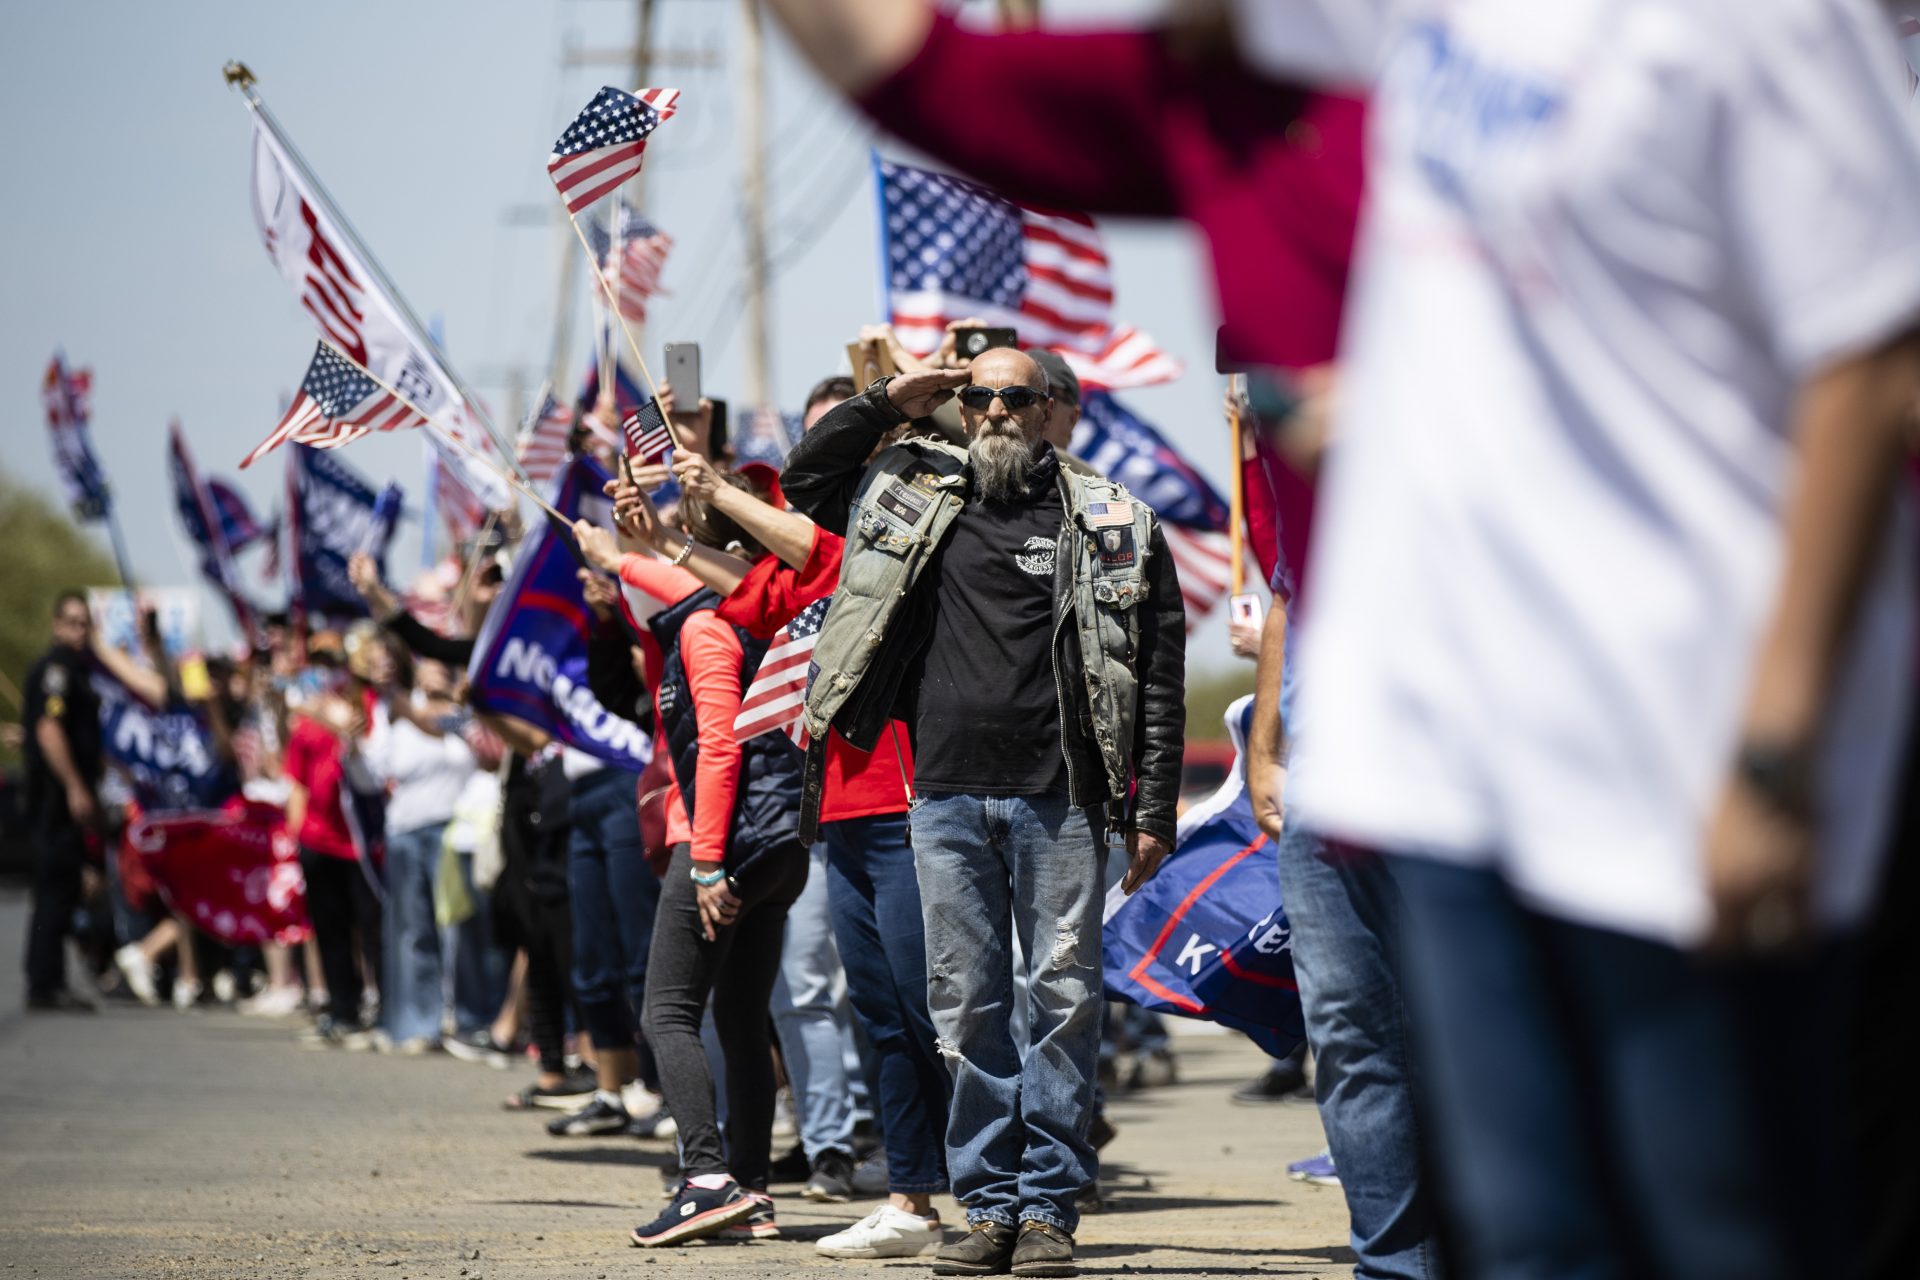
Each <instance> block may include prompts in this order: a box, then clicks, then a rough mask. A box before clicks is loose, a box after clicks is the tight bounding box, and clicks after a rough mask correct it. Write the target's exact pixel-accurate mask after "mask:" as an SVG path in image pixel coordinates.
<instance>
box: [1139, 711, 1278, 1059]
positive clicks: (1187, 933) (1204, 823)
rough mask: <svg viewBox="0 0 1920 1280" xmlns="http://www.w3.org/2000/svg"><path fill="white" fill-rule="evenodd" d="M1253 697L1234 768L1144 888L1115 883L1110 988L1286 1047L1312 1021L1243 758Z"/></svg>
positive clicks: (1266, 1045)
mask: <svg viewBox="0 0 1920 1280" xmlns="http://www.w3.org/2000/svg"><path fill="white" fill-rule="evenodd" d="M1252 705H1253V699H1252V698H1251V697H1247V698H1242V699H1241V700H1240V701H1238V702H1236V703H1234V704H1233V706H1232V708H1230V709H1229V710H1228V712H1227V729H1228V732H1229V733H1230V734H1232V736H1233V743H1234V754H1235V759H1234V766H1233V771H1232V772H1231V773H1230V774H1229V775H1228V777H1227V780H1226V782H1225V783H1224V784H1222V786H1221V788H1220V790H1218V791H1216V792H1215V793H1214V794H1213V795H1211V796H1209V797H1208V798H1207V799H1205V800H1203V801H1201V802H1200V803H1199V804H1196V805H1194V806H1193V807H1192V808H1190V809H1188V810H1187V812H1186V813H1185V814H1183V815H1182V816H1181V818H1180V829H1179V839H1178V842H1177V843H1176V844H1175V846H1174V851H1173V852H1172V853H1171V854H1170V855H1168V857H1167V860H1166V861H1165V862H1164V863H1162V864H1161V866H1160V870H1159V871H1158V872H1157V873H1156V874H1155V875H1154V876H1153V878H1152V879H1150V880H1148V881H1147V882H1146V884H1144V885H1142V886H1141V887H1140V889H1139V890H1138V891H1137V892H1136V893H1134V894H1133V896H1132V897H1127V896H1126V895H1124V894H1122V893H1121V892H1120V888H1119V886H1118V885H1117V884H1116V885H1115V886H1114V888H1113V889H1112V890H1111V891H1109V892H1108V894H1107V905H1106V924H1105V928H1104V930H1103V933H1102V941H1101V955H1102V961H1103V966H1104V968H1105V970H1106V987H1107V995H1108V996H1109V997H1111V998H1113V999H1115V1000H1125V1001H1128V1002H1130V1003H1132V1004H1137V1005H1139V1006H1140V1007H1141V1008H1143V1009H1154V1010H1158V1011H1159V1012H1162V1013H1175V1014H1180V1015H1181V1016H1183V1017H1189V1018H1200V1019H1203V1020H1205V1021H1207V1022H1217V1023H1220V1024H1221V1025H1222V1026H1227V1027H1233V1028H1235V1029H1237V1030H1240V1031H1244V1032H1246V1033H1247V1035H1248V1036H1250V1037H1251V1038H1252V1039H1253V1041H1254V1043H1256V1044H1258V1045H1259V1046H1260V1047H1261V1048H1262V1049H1265V1050H1266V1051H1267V1052H1268V1053H1270V1054H1272V1055H1273V1056H1274V1057H1276V1058H1278V1057H1283V1056H1285V1055H1286V1054H1288V1053H1290V1052H1292V1051H1293V1048H1294V1047H1295V1046H1296V1045H1298V1044H1299V1043H1300V1042H1301V1041H1302V1040H1303V1039H1305V1038H1306V1025H1305V1022H1304V1019H1303V1015H1302V1013H1301V1010H1300V988H1299V986H1298V985H1297V984H1296V983H1295V981H1294V977H1293V931H1292V928H1291V926H1289V925H1288V923H1287V915H1286V911H1285V909H1284V907H1283V906H1282V904H1281V901H1280V864H1279V860H1278V859H1277V858H1276V856H1275V850H1274V847H1273V842H1272V841H1270V840H1269V839H1268V838H1267V836H1266V834H1265V833H1264V832H1262V831H1261V830H1260V825H1259V823H1257V822H1255V821H1254V818H1253V805H1252V803H1251V801H1250V800H1249V798H1248V795H1247V789H1246V784H1245V781H1244V771H1243V769H1242V767H1241V757H1242V756H1244V754H1245V752H1246V718H1247V715H1248V713H1249V711H1250V709H1251V707H1252Z"/></svg>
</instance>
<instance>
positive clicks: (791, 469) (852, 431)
mask: <svg viewBox="0 0 1920 1280" xmlns="http://www.w3.org/2000/svg"><path fill="white" fill-rule="evenodd" d="M899 424H900V415H899V413H898V412H897V411H896V410H895V409H894V407H893V404H892V402H891V401H889V400H887V398H886V391H885V388H884V387H882V388H880V389H878V390H877V392H876V389H875V388H871V387H870V388H868V389H867V390H866V391H863V392H861V393H860V394H859V395H857V396H854V397H852V398H851V399H848V400H843V401H841V402H840V403H839V404H837V405H835V406H834V407H833V408H831V409H829V410H827V412H826V415H825V416H824V417H822V418H821V419H820V421H818V422H816V423H814V424H813V429H812V430H810V431H808V432H807V433H806V434H805V435H803V436H801V437H800V442H799V443H798V444H796V445H794V446H793V451H792V452H791V453H789V454H788V455H787V467H786V470H784V471H782V472H781V473H780V491H781V492H782V493H784V494H786V497H787V501H788V502H790V503H792V504H793V506H794V507H795V508H796V509H798V510H799V511H801V512H804V513H805V514H806V515H807V516H809V517H811V518H812V520H813V522H814V523H815V524H817V525H819V526H820V527H821V528H822V529H825V530H827V531H828V532H830V533H837V534H842V535H844V534H845V533H846V531H847V515H848V512H849V510H850V509H851V507H852V506H853V495H854V494H855V493H856V492H857V491H858V490H859V487H860V479H861V477H862V476H864V475H865V474H866V472H867V462H868V460H869V459H870V458H872V456H873V448H874V446H875V445H877V444H879V443H880V437H881V436H883V435H885V434H886V433H887V432H889V431H891V430H892V429H893V428H894V427H896V426H898V425H899Z"/></svg>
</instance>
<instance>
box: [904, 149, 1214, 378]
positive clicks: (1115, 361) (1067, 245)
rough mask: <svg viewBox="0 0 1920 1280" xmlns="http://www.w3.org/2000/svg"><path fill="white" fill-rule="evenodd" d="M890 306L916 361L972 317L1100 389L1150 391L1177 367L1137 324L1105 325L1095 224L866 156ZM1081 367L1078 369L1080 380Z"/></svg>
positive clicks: (1108, 310)
mask: <svg viewBox="0 0 1920 1280" xmlns="http://www.w3.org/2000/svg"><path fill="white" fill-rule="evenodd" d="M874 168H875V181H876V182H877V183H878V184H879V188H880V206H881V225H880V236H881V240H882V248H883V253H882V255H881V259H882V263H883V269H884V271H885V274H886V295H887V309H888V311H889V313H890V317H891V319H892V322H893V328H894V332H895V333H897V334H898V335H899V336H900V341H901V343H902V344H903V345H904V346H905V347H906V348H907V350H909V351H911V352H913V353H914V354H915V355H918V356H929V355H932V354H933V353H934V352H935V351H936V350H938V349H939V346H940V341H941V339H942V338H943V337H944V336H945V334H946V328H947V326H948V325H949V324H951V323H953V322H954V321H956V320H962V319H965V318H966V317H968V316H978V317H980V318H981V319H983V320H985V321H986V322H987V323H988V324H990V325H996V326H1005V327H1008V328H1011V329H1013V330H1014V332H1015V333H1016V334H1018V335H1019V341H1020V345H1021V346H1023V347H1049V348H1051V349H1053V350H1055V351H1058V352H1060V353H1061V355H1062V356H1067V357H1070V358H1073V359H1076V360H1078V361H1079V362H1080V364H1079V365H1078V366H1077V367H1076V368H1075V370H1074V372H1075V373H1076V374H1079V375H1080V377H1081V380H1082V381H1083V382H1090V383H1092V384H1093V385H1097V386H1147V385H1149V384H1151V383H1155V382H1166V381H1168V380H1170V379H1171V378H1174V377H1177V376H1179V374H1180V372H1181V370H1182V366H1181V364H1180V362H1179V361H1178V360H1176V359H1174V358H1173V357H1172V356H1170V355H1168V354H1166V353H1165V352H1164V351H1161V350H1160V349H1159V348H1158V347H1157V346H1155V345H1154V343H1153V341H1152V340H1151V339H1150V338H1148V337H1147V336H1146V335H1145V334H1142V333H1140V332H1139V331H1138V330H1136V329H1132V328H1126V329H1121V330H1116V329H1115V327H1114V325H1113V276H1112V273H1111V271H1110V270H1109V267H1108V262H1107V251H1106V249H1105V248H1103V247H1102V245H1101V243H1100V233H1099V232H1098V231H1097V230H1095V229H1094V225H1093V220H1092V219H1091V218H1088V217H1087V216H1086V215H1085V214H1079V213H1048V212H1043V211H1041V210H1038V209H1032V208H1028V207H1027V206H1025V205H1021V204H1016V203H1014V202H1013V201H1011V200H1008V199H1006V198H1005V197H1004V196H1001V195H998V194H996V193H995V192H993V191H992V190H990V189H988V188H987V187H983V186H981V185H980V184H978V183H976V182H969V181H967V180H966V179H965V178H956V177H954V176H953V175H951V174H945V173H935V172H933V171H931V170H928V169H916V168H914V167H912V166H911V165H904V164H896V163H894V162H893V161H891V160H882V159H879V158H878V157H875V160H874ZM1082 369H1086V370H1087V372H1085V373H1083V372H1082Z"/></svg>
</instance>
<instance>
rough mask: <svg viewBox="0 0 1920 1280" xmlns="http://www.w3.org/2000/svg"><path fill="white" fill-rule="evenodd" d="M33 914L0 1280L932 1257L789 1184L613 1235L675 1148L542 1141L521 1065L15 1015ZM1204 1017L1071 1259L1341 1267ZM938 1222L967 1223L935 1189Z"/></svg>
mask: <svg viewBox="0 0 1920 1280" xmlns="http://www.w3.org/2000/svg"><path fill="white" fill-rule="evenodd" d="M25 914H26V903H25V899H24V896H23V895H22V894H20V893H19V892H18V891H16V890H6V891H0V959H3V960H4V962H5V966H6V972H5V974H4V977H0V1280H11V1278H12V1276H16V1275H17V1276H23V1277H24V1276H86V1277H95V1278H99V1280H107V1278H110V1277H123V1276H124V1277H152V1276H164V1277H192V1278H194V1280H199V1278H201V1277H241V1276H248V1277H267V1278H271V1280H283V1278H284V1280H294V1278H296V1277H299V1278H303V1280H331V1278H334V1277H349V1276H350V1277H355V1278H356V1280H379V1278H382V1277H397V1278H398V1280H413V1278H419V1280H428V1278H432V1280H520V1278H523V1277H524V1278H527V1280H531V1278H532V1277H554V1276H580V1277H583V1278H585V1280H601V1278H603V1277H610V1276H614V1275H619V1274H625V1275H640V1276H655V1275H658V1276H669V1275H671V1276H678V1275H682V1274H690V1273H693V1272H696V1271H697V1272H699V1273H700V1275H701V1276H702V1277H711V1278H712V1280H732V1278H734V1277H747V1276H754V1277H763V1276H791V1275H800V1274H815V1275H818V1274H825V1273H827V1272H834V1271H838V1272H842V1273H856V1274H857V1273H861V1272H867V1273H872V1274H879V1269H881V1268H884V1269H885V1273H886V1274H889V1275H899V1274H902V1273H903V1272H904V1273H909V1274H925V1273H926V1272H925V1265H926V1259H925V1258H924V1257H923V1258H922V1259H918V1260H907V1261H893V1262H865V1263H862V1262H833V1261H830V1260H827V1259H824V1258H821V1257H819V1256H818V1255H817V1254H815V1253H814V1251H813V1246H812V1242H813V1241H814V1240H816V1239H818V1238H819V1237H820V1236H822V1235H825V1234H827V1233H828V1232H830V1231H833V1230H837V1229H838V1228H839V1227H840V1226H843V1225H845V1224H847V1223H849V1222H851V1221H853V1220H854V1219H855V1218H857V1217H859V1216H860V1215H861V1214H862V1213H864V1212H865V1211H866V1209H867V1208H868V1207H870V1206H868V1205H863V1204H853V1205H814V1204H809V1203H807V1202H806V1201H803V1200H801V1199H799V1197H798V1195H797V1188H790V1189H789V1191H790V1192H793V1193H796V1194H789V1195H787V1196H783V1197H781V1199H780V1205H779V1213H780V1221H781V1225H782V1228H783V1230H784V1231H785V1234H786V1237H787V1238H786V1239H784V1240H781V1241H762V1242H756V1243H753V1244H739V1245H731V1244H705V1245H695V1246H692V1247H688V1248H684V1249H670V1250H664V1251H660V1252H657V1253H655V1252H643V1251H641V1250H638V1249H632V1248H629V1247H628V1246H627V1245H626V1243H625V1241H626V1233H627V1231H628V1230H629V1229H630V1228H631V1226H632V1225H633V1224H634V1223H635V1222H636V1221H639V1220H640V1219H641V1218H642V1217H643V1216H645V1217H651V1216H652V1212H653V1211H654V1210H655V1209H656V1208H657V1206H658V1205H659V1203H660V1201H659V1196H658V1189H659V1186H660V1179H659V1176H658V1173H657V1169H658V1168H659V1166H660V1165H661V1164H663V1163H664V1162H665V1161H667V1160H668V1159H669V1158H670V1157H671V1148H670V1146H669V1145H668V1144H664V1143H636V1142H633V1141H630V1140H626V1139H598V1140H595V1139H553V1138H549V1137H548V1136H547V1135H546V1133H545V1132H544V1129H543V1128H542V1125H541V1122H540V1120H538V1119H536V1118H534V1117H532V1116H528V1115H520V1114H514V1113H510V1112H507V1111H504V1110H502V1109H501V1107H500V1105H499V1104H500V1099H501V1098H502V1097H504V1096H505V1095H506V1094H507V1093H509V1092H511V1091H512V1089H514V1088H517V1087H518V1086H519V1085H520V1084H521V1083H523V1078H524V1073H522V1072H520V1071H517V1070H516V1071H512V1072H501V1071H493V1070H488V1069H486V1068H485V1067H480V1066H473V1065H468V1064H465V1063H460V1062H456V1061H454V1060H452V1059H450V1058H447V1057H445V1056H439V1055H436V1056H432V1057H426V1058H419V1059H399V1058H388V1057H381V1056H377V1055H373V1054H344V1053H338V1052H313V1051H308V1050H303V1049H302V1048H300V1047H299V1046H298V1045H297V1044H296V1043H295V1042H294V1034H295V1031H296V1030H297V1028H296V1027H295V1026H294V1025H293V1024H289V1023H274V1022H263V1021H259V1020H255V1019H248V1018H242V1017H239V1016H238V1015H235V1014H232V1013H226V1012H219V1011H212V1010H209V1011H207V1012H201V1013H195V1014H191V1015H179V1014H175V1013H173V1012H172V1011H171V1010H165V1011H162V1010H148V1009H142V1008H138V1007H136V1006H130V1005H125V1004H120V1003H114V1004H111V1005H109V1006H108V1007H107V1008H106V1009H105V1010H104V1011H103V1012H102V1013H101V1014H99V1015H98V1016H95V1017H91V1018H89V1017H79V1016H71V1015H47V1014H40V1015H33V1016H28V1015H26V1014H24V1013H23V1012H22V1010H21V1005H22V999H23V996H22V992H21V985H20V976H19V970H18V957H19V955H20V948H21V944H22V940H23V933H24V928H25ZM1181 1030H1183V1031H1187V1028H1186V1026H1185V1024H1183V1025H1182V1027H1181ZM1210 1030H1211V1029H1210V1028H1201V1029H1197V1030H1193V1031H1191V1032H1188V1033H1185V1034H1181V1035H1180V1036H1178V1038H1177V1039H1176V1047H1177V1053H1178V1056H1179V1066H1180V1076H1181V1079H1180V1082H1179V1083H1178V1084H1176V1085H1173V1086H1170V1087H1167V1088H1161V1089H1154V1090H1149V1091H1144V1092H1140V1093H1135V1094H1132V1095H1128V1096H1123V1097H1120V1098H1118V1099H1116V1100H1115V1101H1114V1102H1113V1103H1112V1105H1111V1108H1110V1112H1109V1114H1110V1116H1111V1118H1112V1119H1113V1121H1114V1123H1115V1124H1117V1125H1118V1126H1119V1129H1120V1136H1119V1137H1118V1138H1117V1139H1116V1140H1115V1141H1114V1142H1113V1144H1112V1145H1111V1146H1109V1147H1108V1148H1107V1149H1106V1151H1105V1152H1104V1153H1103V1154H1104V1156H1105V1158H1106V1159H1105V1165H1104V1167H1103V1170H1102V1179H1103V1185H1104V1187H1105V1190H1106V1194H1107V1198H1108V1210H1107V1211H1106V1212H1104V1213H1101V1214H1098V1215H1091V1216H1088V1217H1087V1218H1086V1219H1085V1220H1083V1222H1082V1224H1081V1228H1080V1233H1079V1243H1080V1254H1081V1257H1082V1259H1083V1271H1084V1272H1085V1273H1086V1274H1089V1275H1157V1276H1206V1275H1215V1276H1236V1275H1237V1276H1266V1275H1272V1276H1299V1277H1343V1278H1344V1277H1349V1276H1351V1275H1352V1268H1351V1266H1350V1265H1349V1264H1350V1262H1351V1259H1352V1255H1351V1254H1350V1253H1349V1252H1348V1250H1347V1249H1346V1247H1345V1240H1346V1215H1345V1210H1344V1206H1343V1204H1342V1202H1341V1199H1340V1194H1339V1192H1338V1191H1337V1190H1323V1189H1320V1188H1315V1187H1308V1186H1304V1185H1301V1184H1298V1183H1294V1182H1290V1181H1288V1180H1287V1178H1286V1175H1285V1165H1286V1163H1287V1162H1288V1161H1289V1160H1293V1159H1297V1158H1299V1157H1300V1156H1303V1155H1308V1154H1311V1153H1312V1152H1314V1151H1317V1150H1318V1149H1319V1148H1320V1145H1321V1135H1320V1128H1319V1121H1318V1118H1317V1116H1316V1115H1315V1113H1314V1110H1313V1108H1312V1106H1311V1105H1310V1104H1307V1103H1301V1102H1287V1103H1282V1104H1279V1105H1276V1106H1267V1107H1261V1108H1245V1107H1235V1106H1232V1105H1230V1104H1229V1103H1228V1102H1227V1094H1228V1092H1229V1091H1230V1090H1231V1089H1232V1088H1233V1087H1234V1086H1235V1085H1237V1084H1238V1083H1240V1082H1242V1081H1244V1080H1246V1079H1249V1078H1251V1077H1252V1076H1253V1075H1255V1074H1256V1073H1257V1072H1258V1071H1259V1070H1260V1068H1261V1065H1262V1062H1263V1059H1262V1058H1261V1056H1260V1055H1259V1053H1258V1051H1257V1050H1255V1049H1253V1048H1252V1047H1251V1046H1250V1045H1248V1044H1247V1042H1246V1041H1245V1040H1243V1039H1241V1038H1239V1037H1237V1036H1224V1035H1215V1034H1207V1032H1208V1031H1210ZM542 1114H551V1113H542ZM775 1191H776V1193H778V1192H779V1191H780V1188H777V1187H776V1188H775ZM942 1216H943V1217H945V1219H946V1220H947V1221H948V1223H949V1224H953V1223H957V1222H959V1221H960V1220H961V1215H960V1214H959V1213H958V1211H957V1210H956V1209H955V1207H954V1206H953V1205H952V1203H951V1202H950V1201H949V1202H944V1203H943V1204H942Z"/></svg>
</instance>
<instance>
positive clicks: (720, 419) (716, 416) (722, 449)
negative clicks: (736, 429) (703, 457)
mask: <svg viewBox="0 0 1920 1280" xmlns="http://www.w3.org/2000/svg"><path fill="white" fill-rule="evenodd" d="M708 399H709V400H710V401H712V404H713V424H712V426H711V427H710V428H709V429H708V431H707V456H708V457H709V458H716V459H717V458H723V457H725V456H726V452H727V439H728V436H727V402H726V401H725V400H717V399H714V398H713V397H711V396H709V397H708Z"/></svg>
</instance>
